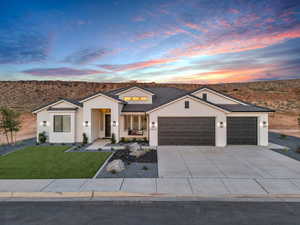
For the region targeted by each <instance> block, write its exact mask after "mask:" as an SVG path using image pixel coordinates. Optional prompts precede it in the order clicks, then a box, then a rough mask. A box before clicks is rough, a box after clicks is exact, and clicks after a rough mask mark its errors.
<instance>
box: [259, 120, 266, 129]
mask: <svg viewBox="0 0 300 225" xmlns="http://www.w3.org/2000/svg"><path fill="white" fill-rule="evenodd" d="M260 127H264V128H266V127H268V123H267V121H261V122H260Z"/></svg>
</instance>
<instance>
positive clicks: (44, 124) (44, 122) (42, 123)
mask: <svg viewBox="0 0 300 225" xmlns="http://www.w3.org/2000/svg"><path fill="white" fill-rule="evenodd" d="M40 125H41V126H43V127H47V126H48V122H47V121H45V120H44V121H42V122H41V123H40Z"/></svg>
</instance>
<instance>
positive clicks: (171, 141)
mask: <svg viewBox="0 0 300 225" xmlns="http://www.w3.org/2000/svg"><path fill="white" fill-rule="evenodd" d="M158 145H212V146H214V145H215V117H158Z"/></svg>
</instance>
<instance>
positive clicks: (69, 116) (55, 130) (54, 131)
mask: <svg viewBox="0 0 300 225" xmlns="http://www.w3.org/2000/svg"><path fill="white" fill-rule="evenodd" d="M56 117H62V119H61V121H59V122H60V126H61V130H58V129H56V128H57V127H56V122H55V121H56V119H55V118H56ZM64 117H67V118H69V122H70V126H69V127H70V129H69V130H67V131H65V130H64V119H63V118H64ZM71 118H72V117H71V115H59V114H56V115H53V133H71V132H72V127H71V125H72V123H71Z"/></svg>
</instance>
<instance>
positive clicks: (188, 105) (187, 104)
mask: <svg viewBox="0 0 300 225" xmlns="http://www.w3.org/2000/svg"><path fill="white" fill-rule="evenodd" d="M184 108H186V109H189V108H190V102H189V101H185V102H184Z"/></svg>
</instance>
